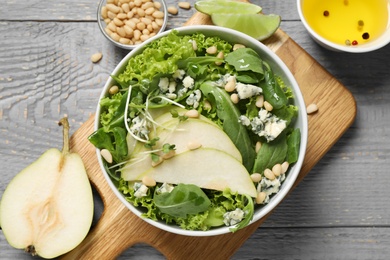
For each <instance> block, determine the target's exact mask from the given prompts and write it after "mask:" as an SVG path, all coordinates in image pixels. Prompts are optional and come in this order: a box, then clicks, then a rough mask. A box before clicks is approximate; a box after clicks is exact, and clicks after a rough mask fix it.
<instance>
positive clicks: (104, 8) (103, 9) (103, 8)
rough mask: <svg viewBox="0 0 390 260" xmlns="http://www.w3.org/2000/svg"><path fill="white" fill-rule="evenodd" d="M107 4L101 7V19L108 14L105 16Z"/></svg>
mask: <svg viewBox="0 0 390 260" xmlns="http://www.w3.org/2000/svg"><path fill="white" fill-rule="evenodd" d="M107 11H108V10H107V6H103V7H102V10H101V11H100V15H101V16H102V18H103V19H106V18H108V16H107Z"/></svg>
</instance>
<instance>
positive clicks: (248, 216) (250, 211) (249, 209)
mask: <svg viewBox="0 0 390 260" xmlns="http://www.w3.org/2000/svg"><path fill="white" fill-rule="evenodd" d="M244 196H245V197H246V199H247V202H248V203H247V204H246V206H245V207H244V209H243V210H244V212H245V218H244V219H243V220H242V221H241V222H239V223H238V224H237V225H236V226H235V227H234V228H230V229H229V230H230V231H231V232H236V231H238V230H240V229H242V228H244V227H246V226H248V225H249V223H250V222H251V220H252V219H253V215H254V212H255V206H254V203H253V199H252V197H251V196H249V195H246V194H244Z"/></svg>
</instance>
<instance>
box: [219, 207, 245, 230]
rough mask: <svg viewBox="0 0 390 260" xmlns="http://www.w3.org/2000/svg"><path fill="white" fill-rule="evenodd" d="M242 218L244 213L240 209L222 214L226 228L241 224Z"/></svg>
mask: <svg viewBox="0 0 390 260" xmlns="http://www.w3.org/2000/svg"><path fill="white" fill-rule="evenodd" d="M244 216H245V212H244V211H243V210H242V209H240V208H236V209H235V210H233V211H228V212H226V213H225V214H223V223H225V225H226V226H234V225H236V224H237V223H239V222H241V221H242V220H243V218H244Z"/></svg>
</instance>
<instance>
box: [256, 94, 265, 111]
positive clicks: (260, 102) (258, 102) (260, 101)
mask: <svg viewBox="0 0 390 260" xmlns="http://www.w3.org/2000/svg"><path fill="white" fill-rule="evenodd" d="M263 106H264V96H263V95H260V96H257V97H256V107H258V108H260V107H263Z"/></svg>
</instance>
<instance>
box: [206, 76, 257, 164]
mask: <svg viewBox="0 0 390 260" xmlns="http://www.w3.org/2000/svg"><path fill="white" fill-rule="evenodd" d="M200 90H201V91H202V93H203V95H204V96H206V97H207V98H208V100H209V101H210V103H213V104H212V105H213V106H214V107H216V108H217V115H218V118H219V119H220V120H222V122H223V130H224V132H225V133H226V134H227V135H228V136H229V137H230V139H231V140H232V142H233V143H234V144H235V146H236V147H237V149H238V150H239V151H240V153H241V156H242V160H243V165H244V166H245V168H246V169H247V170H248V171H249V172H250V171H251V169H252V167H253V162H254V160H255V156H256V152H255V149H254V148H253V146H252V142H251V139H250V137H249V134H248V132H247V130H246V127H245V126H244V125H242V124H241V123H239V117H240V116H241V113H240V111H239V110H238V108H237V107H236V106H235V105H234V104H233V103H232V101H231V99H230V96H229V95H228V94H227V93H226V92H225V90H222V89H220V88H218V87H216V86H215V85H214V84H213V82H209V81H207V82H204V83H203V84H202V85H200Z"/></svg>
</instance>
